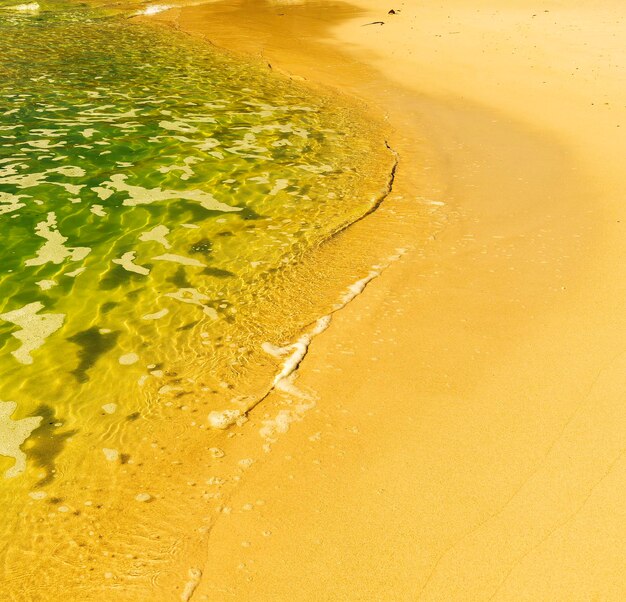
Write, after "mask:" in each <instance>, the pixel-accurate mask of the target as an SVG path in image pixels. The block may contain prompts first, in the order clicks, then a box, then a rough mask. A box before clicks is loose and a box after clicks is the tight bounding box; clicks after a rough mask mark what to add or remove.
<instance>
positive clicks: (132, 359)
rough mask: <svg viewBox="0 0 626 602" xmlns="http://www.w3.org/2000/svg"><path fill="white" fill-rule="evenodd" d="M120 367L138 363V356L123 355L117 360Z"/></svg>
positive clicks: (134, 354)
mask: <svg viewBox="0 0 626 602" xmlns="http://www.w3.org/2000/svg"><path fill="white" fill-rule="evenodd" d="M118 361H119V363H120V364H122V366H130V365H132V364H135V363H137V362H138V361H139V356H138V355H137V354H136V353H126V354H125V355H122V356H120V359H119V360H118Z"/></svg>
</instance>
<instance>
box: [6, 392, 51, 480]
mask: <svg viewBox="0 0 626 602" xmlns="http://www.w3.org/2000/svg"><path fill="white" fill-rule="evenodd" d="M16 408H17V403H15V402H14V401H0V456H7V457H8V458H13V459H14V460H15V464H14V465H13V466H12V467H11V468H9V469H8V470H7V471H6V472H5V473H4V476H5V478H7V479H10V478H12V477H16V476H17V475H19V474H21V473H23V472H24V471H25V470H26V454H25V453H24V452H23V451H22V450H21V449H20V447H21V446H22V444H23V443H24V441H26V439H28V437H30V434H31V433H32V432H33V431H34V430H35V429H36V428H37V427H38V426H39V424H40V423H41V421H42V420H43V418H42V417H41V416H30V417H28V418H22V419H21V420H12V419H11V415H12V414H13V412H15V410H16Z"/></svg>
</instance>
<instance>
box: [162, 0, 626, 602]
mask: <svg viewBox="0 0 626 602" xmlns="http://www.w3.org/2000/svg"><path fill="white" fill-rule="evenodd" d="M569 4H570V5H569V6H568V5H567V4H564V3H562V2H557V1H547V2H537V1H534V0H528V1H526V2H520V1H519V0H482V1H479V2H476V1H470V0H451V1H449V2H445V3H438V2H437V3H436V2H417V1H412V0H411V1H409V0H405V1H404V2H400V3H399V4H398V5H397V6H396V5H393V6H392V5H388V6H387V5H382V4H381V3H380V2H375V1H374V0H358V1H357V2H355V3H354V5H353V4H350V5H348V4H344V3H334V2H324V3H313V2H303V3H292V2H273V3H271V4H261V3H260V2H258V3H257V2H254V3H253V2H235V1H231V2H218V3H212V4H209V5H205V6H201V7H193V8H185V9H182V10H176V11H170V12H169V13H164V15H165V18H166V19H170V20H172V19H173V20H174V21H175V22H176V23H177V25H178V26H179V27H181V28H182V29H183V30H186V31H190V32H196V33H202V34H203V35H205V36H206V37H207V38H208V39H209V40H211V41H212V42H213V43H215V44H217V45H219V46H224V47H226V48H229V49H233V50H236V51H244V52H246V53H248V54H253V55H256V56H259V57H260V58H262V59H263V60H266V61H267V62H268V63H270V64H271V66H272V68H278V69H281V70H283V71H285V72H287V73H292V74H294V75H296V76H300V77H304V78H306V79H308V80H309V81H311V82H318V83H319V82H321V83H323V84H326V85H330V86H333V87H335V88H337V89H339V90H341V91H343V92H346V93H348V94H352V95H356V96H358V97H359V98H361V99H363V100H364V101H365V102H366V103H368V104H369V105H370V108H371V109H372V110H373V111H376V110H380V111H383V112H385V113H386V114H387V117H388V120H389V123H390V124H391V126H392V127H393V128H395V133H394V134H393V135H392V136H391V138H390V144H391V145H392V146H393V147H394V148H395V149H396V150H397V152H398V153H399V157H400V167H399V170H398V174H397V182H396V188H395V191H396V196H395V197H394V198H390V199H389V203H388V204H387V206H386V207H385V208H383V211H387V212H390V213H393V210H392V209H393V208H394V207H395V206H396V205H394V203H397V204H398V205H397V207H400V209H399V211H400V213H401V212H402V211H408V210H409V209H408V207H409V205H408V203H410V202H415V203H418V202H421V203H424V199H428V200H430V201H435V203H445V208H444V209H443V210H439V212H438V213H437V219H440V220H441V219H442V216H443V219H447V225H446V226H445V228H443V230H442V231H441V232H440V234H439V235H437V236H436V237H434V240H431V241H430V243H429V244H425V243H424V241H423V240H421V239H420V236H419V235H418V234H415V236H414V237H412V233H411V229H410V228H405V229H404V230H403V229H402V228H398V229H397V230H394V229H393V228H391V229H390V230H389V231H388V232H387V234H388V236H389V237H390V238H391V239H393V240H392V244H391V245H390V246H393V245H398V246H404V247H406V248H407V249H409V251H408V252H407V253H406V254H405V255H404V256H403V257H402V258H401V259H400V260H398V261H396V262H395V263H393V264H392V265H391V267H389V268H388V269H387V270H386V271H384V273H383V274H382V276H380V277H379V278H377V279H375V280H374V281H372V282H371V283H370V284H369V286H368V287H367V289H366V290H365V292H364V293H363V294H362V295H361V296H359V297H357V298H356V299H355V300H354V301H353V302H352V303H350V304H349V305H348V306H347V307H346V308H345V309H343V310H342V311H340V312H338V313H337V314H335V315H334V317H333V322H332V324H331V326H330V328H328V329H327V330H326V331H325V332H324V333H323V334H321V335H320V336H319V337H317V338H316V339H315V340H314V342H313V344H312V346H311V348H310V351H309V354H308V355H307V357H306V359H305V360H304V362H303V363H302V365H301V367H300V369H299V371H298V379H297V387H298V388H299V389H300V390H301V391H305V392H307V393H308V395H309V396H310V397H307V398H305V399H302V398H300V399H298V397H297V396H295V397H294V396H293V395H291V397H290V398H291V400H292V403H291V404H288V403H287V402H286V398H288V397H289V396H288V395H287V396H286V395H285V394H283V395H281V394H276V395H275V396H273V397H272V398H270V399H268V400H266V401H265V402H264V403H263V404H262V405H261V406H259V407H258V408H257V409H256V410H255V412H253V413H252V415H251V416H250V418H251V420H250V422H248V423H247V424H246V425H245V427H244V429H243V431H244V434H246V432H247V434H248V435H249V436H247V437H245V436H244V437H241V438H239V440H238V441H237V445H239V444H241V447H239V448H238V449H239V450H240V451H241V453H242V454H245V453H246V451H248V450H250V451H251V452H252V453H258V452H259V448H260V446H261V443H263V440H262V438H261V437H259V442H256V443H255V438H254V433H255V430H258V429H259V428H262V427H263V426H265V427H266V428H268V429H269V430H266V431H265V434H266V437H269V439H271V440H272V441H274V440H275V442H274V443H272V445H271V447H272V453H270V454H265V455H261V456H259V457H258V461H257V462H255V464H254V465H252V466H251V467H250V469H249V470H248V471H247V472H246V474H245V477H243V478H242V480H241V482H240V484H239V486H238V487H237V488H235V489H234V490H233V492H232V494H231V496H230V498H229V500H228V508H229V513H225V514H222V515H220V517H219V519H218V520H216V521H215V523H214V524H213V526H212V529H211V533H210V539H209V549H208V553H207V557H206V558H205V559H203V576H202V579H201V580H200V581H199V583H198V584H197V586H194V596H193V600H196V599H197V600H203V599H205V600H231V599H232V600H291V599H298V600H418V599H419V600H491V599H496V600H533V601H537V600H550V601H554V600H567V601H572V600H603V601H604V600H623V599H625V598H626V575H625V573H624V564H623V559H624V557H625V556H626V501H625V499H626V497H625V496H624V490H625V485H626V462H625V459H624V453H623V452H624V448H625V445H626V428H625V427H626V416H625V414H626V405H625V403H624V400H625V399H626V351H625V349H624V333H626V311H624V310H625V292H626V286H625V285H626V267H625V266H626V257H625V255H626V238H625V237H624V225H625V224H626V219H625V218H626V216H624V213H625V212H626V209H625V206H624V198H626V195H625V193H626V190H625V189H626V184H625V181H624V177H623V160H624V150H625V149H626V119H625V118H624V117H625V106H624V91H625V90H626V70H625V67H626V63H625V59H626V42H625V40H626V38H625V37H624V36H623V27H624V25H625V16H626V11H625V9H624V7H623V4H621V3H620V2H616V1H611V0H603V1H601V2H593V3H592V2H580V1H579V2H576V3H569ZM391 8H393V9H395V11H396V14H387V11H388V10H389V9H391ZM374 21H383V22H384V24H383V25H380V24H372V25H368V23H372V22H374ZM424 141H427V144H425V142H424ZM428 170H430V174H432V177H428V176H429V173H428ZM400 196H402V197H404V198H403V199H400V198H399V197H400ZM403 203H404V205H403ZM435 206H437V205H435ZM387 217H389V215H387ZM379 219H381V223H382V222H383V221H384V214H383V217H382V218H381V217H380V215H379ZM381 254H384V253H382V252H381ZM310 399H314V400H315V403H316V405H315V407H313V402H311V401H310ZM307 400H309V401H307ZM298 408H299V409H298ZM281 412H284V413H283V414H281ZM281 416H282V419H281V418H280V417H281ZM272 417H278V418H279V420H277V421H274V422H271V421H270V418H272ZM280 425H283V426H282V427H281V428H278V426H280ZM288 427H290V428H288ZM287 428H288V430H287ZM272 429H273V430H272ZM280 430H283V431H286V432H284V433H279V432H278V431H280ZM266 444H267V442H266Z"/></svg>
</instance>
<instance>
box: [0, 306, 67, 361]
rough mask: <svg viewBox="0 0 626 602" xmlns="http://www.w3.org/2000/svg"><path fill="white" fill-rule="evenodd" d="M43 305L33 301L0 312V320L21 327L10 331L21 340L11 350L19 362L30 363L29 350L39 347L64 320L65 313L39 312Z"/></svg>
mask: <svg viewBox="0 0 626 602" xmlns="http://www.w3.org/2000/svg"><path fill="white" fill-rule="evenodd" d="M43 307H44V306H43V304H42V303H40V302H39V301H35V302H34V303H29V304H28V305H25V306H24V307H20V308H19V309H15V310H13V311H10V312H7V313H4V314H0V319H1V320H6V321H7V322H11V323H12V324H16V325H17V326H20V327H21V328H22V330H18V331H17V332H14V333H12V335H13V336H14V337H15V338H16V339H17V340H18V341H21V342H22V345H21V347H20V348H19V349H17V350H16V351H12V352H11V355H13V357H15V359H16V360H17V361H18V362H20V363H21V364H32V363H33V358H32V356H31V352H32V351H34V350H35V349H39V348H40V347H41V346H42V345H43V344H44V342H45V340H46V338H47V337H48V336H50V335H51V334H52V333H53V332H56V331H57V330H59V328H61V326H62V325H63V321H64V320H65V314H39V313H38V312H40V311H41V310H42V309H43Z"/></svg>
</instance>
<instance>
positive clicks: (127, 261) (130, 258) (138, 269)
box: [112, 251, 150, 276]
mask: <svg viewBox="0 0 626 602" xmlns="http://www.w3.org/2000/svg"><path fill="white" fill-rule="evenodd" d="M136 255H137V253H135V251H129V252H128V253H124V255H122V256H121V257H120V258H119V259H113V260H112V261H113V263H116V264H117V265H121V266H122V267H123V268H124V269H125V270H126V271H127V272H134V273H135V274H141V275H142V276H147V275H148V274H149V273H150V270H149V269H148V268H145V267H143V266H141V265H137V264H136V263H134V261H135V256H136Z"/></svg>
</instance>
